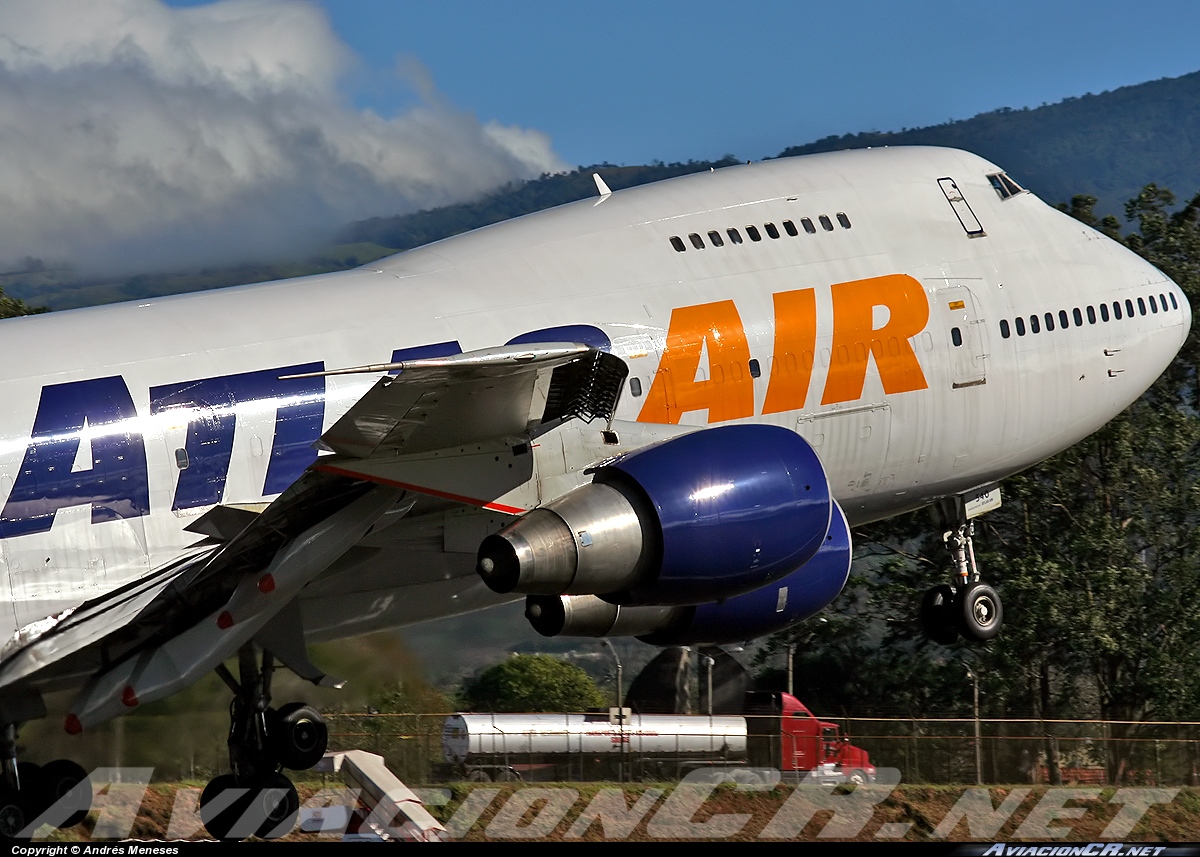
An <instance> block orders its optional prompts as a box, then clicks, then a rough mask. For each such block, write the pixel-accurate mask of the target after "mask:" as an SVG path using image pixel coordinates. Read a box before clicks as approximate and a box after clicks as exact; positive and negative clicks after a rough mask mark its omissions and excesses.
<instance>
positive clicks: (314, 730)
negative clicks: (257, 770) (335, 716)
mask: <svg viewBox="0 0 1200 857" xmlns="http://www.w3.org/2000/svg"><path fill="white" fill-rule="evenodd" d="M267 739H268V741H269V742H270V745H271V753H272V755H273V756H274V758H275V761H277V762H278V763H279V764H281V765H283V767H285V768H289V769H291V770H293V771H307V770H308V769H309V768H311V767H313V765H315V764H317V762H319V761H321V757H322V756H324V755H325V750H326V748H327V747H328V746H329V727H328V726H326V725H325V718H324V717H322V716H321V714H320V712H319V711H317V710H316V709H315V708H313V707H312V706H310V705H305V704H304V703H303V702H292V703H289V704H287V705H285V706H283V707H282V708H280V709H279V710H278V711H276V712H274V713H273V714H272V715H271V717H270V720H269V721H268V723H267Z"/></svg>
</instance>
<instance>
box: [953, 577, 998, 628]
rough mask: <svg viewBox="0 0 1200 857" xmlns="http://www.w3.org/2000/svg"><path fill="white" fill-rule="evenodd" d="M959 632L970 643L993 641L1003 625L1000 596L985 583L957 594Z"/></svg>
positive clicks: (977, 584)
mask: <svg viewBox="0 0 1200 857" xmlns="http://www.w3.org/2000/svg"><path fill="white" fill-rule="evenodd" d="M957 613H958V623H959V627H958V630H959V632H960V633H961V634H962V635H963V637H964V638H965V639H966V640H968V641H971V642H977V643H982V642H986V641H987V640H991V639H993V638H994V637H995V636H996V635H997V634H999V633H1000V629H1001V628H1002V627H1003V625H1004V605H1003V604H1001V603H1000V595H999V594H998V593H997V592H996V590H995V589H992V587H990V586H988V585H987V584H986V583H976V584H974V585H973V586H970V587H968V588H967V589H965V590H963V591H962V592H960V593H958V610H957Z"/></svg>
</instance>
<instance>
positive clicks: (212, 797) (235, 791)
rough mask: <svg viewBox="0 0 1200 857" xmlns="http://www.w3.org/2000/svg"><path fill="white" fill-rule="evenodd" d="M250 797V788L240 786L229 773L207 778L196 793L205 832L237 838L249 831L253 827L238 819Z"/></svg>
mask: <svg viewBox="0 0 1200 857" xmlns="http://www.w3.org/2000/svg"><path fill="white" fill-rule="evenodd" d="M226 792H231V794H226ZM253 799H254V798H253V793H252V790H250V789H246V788H240V787H239V786H238V782H237V778H236V777H235V776H234V775H233V774H221V775H220V776H218V777H213V778H212V779H211V780H209V781H208V785H206V786H205V787H204V791H202V792H201V793H200V820H201V821H203V822H204V829H205V830H207V831H208V835H209V836H211V837H212V838H213V839H219V840H222V841H226V842H240V841H241V840H243V839H246V838H247V837H249V836H250V835H251V834H253V833H254V832H255V830H251V829H247V825H245V824H239V823H238V822H240V821H241V820H242V817H243V816H245V814H246V810H247V809H249V807H250V803H251V801H252V800H253Z"/></svg>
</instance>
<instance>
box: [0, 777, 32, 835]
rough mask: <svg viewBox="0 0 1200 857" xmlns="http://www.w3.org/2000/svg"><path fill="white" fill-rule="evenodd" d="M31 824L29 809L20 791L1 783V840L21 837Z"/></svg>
mask: <svg viewBox="0 0 1200 857" xmlns="http://www.w3.org/2000/svg"><path fill="white" fill-rule="evenodd" d="M28 824H29V809H28V808H27V806H26V803H25V801H24V800H23V799H22V797H21V794H20V792H18V791H16V790H15V789H11V788H9V787H8V786H5V785H0V842H5V841H12V840H14V839H21V838H22V836H21V831H23V830H24V829H25V827H26V825H28Z"/></svg>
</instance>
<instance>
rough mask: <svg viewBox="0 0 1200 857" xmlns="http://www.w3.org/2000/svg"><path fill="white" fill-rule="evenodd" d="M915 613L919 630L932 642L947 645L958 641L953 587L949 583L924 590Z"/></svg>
mask: <svg viewBox="0 0 1200 857" xmlns="http://www.w3.org/2000/svg"><path fill="white" fill-rule="evenodd" d="M917 615H918V619H919V620H920V623H921V630H922V631H924V632H925V636H926V637H928V638H929V639H931V640H933V642H935V643H938V644H940V645H943V646H949V645H951V644H952V643H955V642H957V641H958V627H957V623H956V622H955V618H956V617H955V598H954V589H953V587H951V586H950V585H949V584H945V583H943V584H942V585H941V586H935V587H933V588H932V589H930V590H929V591H928V592H926V593H925V597H924V598H922V599H921V609H920V611H919V613H918V614H917Z"/></svg>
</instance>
